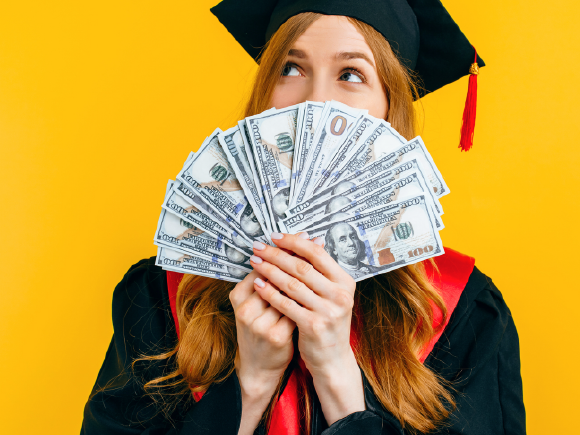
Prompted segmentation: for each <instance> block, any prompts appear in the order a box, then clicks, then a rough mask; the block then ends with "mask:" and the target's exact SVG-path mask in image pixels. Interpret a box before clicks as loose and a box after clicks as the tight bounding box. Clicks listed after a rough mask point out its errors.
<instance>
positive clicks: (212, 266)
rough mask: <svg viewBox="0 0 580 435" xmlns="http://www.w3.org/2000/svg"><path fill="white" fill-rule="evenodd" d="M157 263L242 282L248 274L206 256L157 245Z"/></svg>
mask: <svg viewBox="0 0 580 435" xmlns="http://www.w3.org/2000/svg"><path fill="white" fill-rule="evenodd" d="M155 264H156V265H157V266H161V267H162V268H163V269H164V270H171V271H173V272H180V273H191V274H194V275H199V276H206V277H208V278H215V279H221V280H224V281H232V282H240V281H241V280H243V279H244V278H245V276H246V275H247V274H248V272H247V271H245V270H242V269H239V268H237V267H233V266H226V265H224V264H218V263H214V262H212V261H210V260H206V259H204V258H200V257H196V256H192V255H188V254H184V253H182V252H179V251H174V250H173V249H169V248H167V247H164V246H158V247H157V257H156V259H155Z"/></svg>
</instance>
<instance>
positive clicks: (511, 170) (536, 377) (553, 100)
mask: <svg viewBox="0 0 580 435" xmlns="http://www.w3.org/2000/svg"><path fill="white" fill-rule="evenodd" d="M216 2H217V0H210V1H200V0H195V1H191V0H189V1H184V0H180V1H174V2H159V1H156V2H153V1H141V2H136V1H135V2H128V1H110V0H104V1H100V2H82V1H81V2H78V1H76V2H74V1H64V0H53V1H45V2H40V1H36V2H34V1H29V0H20V1H5V2H1V3H0V151H1V157H0V189H1V192H2V194H1V198H2V217H1V218H0V223H1V225H0V228H1V229H2V230H1V231H2V234H1V236H0V239H1V240H2V244H1V248H0V268H1V273H0V277H1V278H0V279H1V293H0V340H1V341H0V346H1V349H2V351H1V352H2V357H1V358H0V373H2V389H1V390H2V394H1V395H0V410H1V411H0V415H1V416H2V429H1V431H2V432H3V433H19V434H28V433H30V434H33V433H39V432H41V431H42V432H43V433H54V434H65V433H77V431H78V430H79V428H80V424H81V419H82V409H83V406H84V403H85V401H86V398H87V395H88V394H89V392H90V389H91V387H92V385H93V382H94V380H95V378H96V375H97V372H98V369H99V367H100V365H101V363H102V360H103V358H104V355H105V350H106V348H107V345H108V343H109V340H110V337H111V333H112V327H111V317H110V316H111V293H112V291H113V288H114V286H115V284H116V283H117V282H118V281H119V280H120V279H121V277H122V276H123V274H124V273H125V271H126V270H127V269H128V268H129V266H130V265H132V264H133V263H135V262H136V261H138V260H139V259H141V258H144V257H149V256H151V255H154V254H155V252H156V251H155V248H154V246H153V243H152V237H153V232H154V230H155V225H156V222H157V217H158V215H159V211H160V209H159V206H160V203H161V201H162V197H163V193H164V190H165V183H166V180H167V179H168V178H172V177H174V176H175V174H176V172H177V171H178V170H179V169H180V167H181V163H182V162H183V160H184V159H185V157H186V156H187V154H188V152H189V151H190V150H195V149H197V147H198V146H199V144H200V143H201V141H202V140H203V139H204V138H205V136H206V135H208V134H209V133H210V132H211V131H212V130H213V129H214V128H215V127H216V126H219V127H221V128H226V127H229V126H230V125H231V124H232V123H233V121H235V120H236V118H237V114H238V113H239V110H240V107H241V106H240V101H241V99H242V98H243V96H244V94H245V92H246V91H247V83H248V81H249V78H250V77H251V74H252V72H253V71H254V69H255V67H254V65H253V63H252V61H251V60H250V59H249V57H248V56H247V55H246V54H245V53H244V52H243V51H242V49H241V48H239V47H238V46H237V44H236V43H235V41H234V40H233V38H232V37H230V36H229V34H227V32H226V31H225V30H224V29H223V28H222V27H221V25H219V23H218V22H217V20H216V19H215V18H214V17H213V16H212V15H210V13H209V11H208V9H209V7H210V6H212V5H213V4H214V3H216ZM444 3H445V5H446V6H447V8H448V9H449V10H450V12H451V13H452V15H453V16H454V17H455V19H456V20H457V21H458V22H459V23H461V27H462V29H463V30H464V31H465V32H466V33H467V34H468V35H469V37H470V39H471V41H472V42H473V43H474V45H475V46H476V47H477V48H478V50H479V52H480V53H481V55H482V56H483V58H484V59H485V60H486V62H487V63H488V65H489V66H487V67H486V68H484V69H483V70H482V71H481V75H480V77H479V105H478V116H477V128H476V135H475V148H474V149H473V150H472V151H471V152H469V153H461V152H459V151H458V150H457V148H456V146H457V144H458V140H459V138H458V132H459V126H460V120H461V114H462V110H463V103H464V99H465V94H466V89H467V79H466V78H464V79H462V80H461V81H459V82H457V83H455V84H452V85H450V86H448V87H446V88H445V89H443V90H440V91H439V92H437V93H436V94H435V95H431V96H428V97H426V98H425V99H424V100H423V106H424V110H425V126H424V131H423V138H424V140H425V142H426V144H427V146H428V148H429V150H430V151H431V153H432V154H433V156H434V158H435V161H436V162H437V164H438V166H439V168H440V169H441V172H442V173H443V174H444V176H445V179H446V181H447V183H448V184H449V186H450V188H451V191H452V194H451V195H450V196H448V197H446V198H445V199H443V205H444V207H445V212H446V213H445V216H444V218H445V224H446V226H447V228H446V229H445V230H444V232H443V233H442V237H443V240H444V243H445V244H446V246H450V247H453V248H455V249H458V250H460V251H462V252H465V253H467V254H470V255H472V256H474V257H476V259H477V265H478V266H479V268H480V269H482V270H483V271H484V272H485V273H487V274H488V275H490V276H491V277H492V278H493V279H494V281H495V282H496V284H497V285H498V287H499V288H500V289H501V290H502V291H503V294H504V296H505V299H506V300H507V302H508V304H509V306H510V307H511V309H512V312H513V314H514V317H515V320H516V325H517V327H518V329H519V333H520V339H521V348H522V361H523V363H522V365H523V378H524V393H525V402H526V407H527V412H528V427H529V433H530V434H538V435H539V434H544V433H572V432H573V430H574V429H572V428H574V427H576V418H577V416H576V413H577V406H578V399H577V391H578V390H579V389H580V382H579V378H578V375H577V360H578V357H579V353H578V344H579V342H578V339H577V335H576V333H575V328H576V323H575V322H574V320H576V321H577V319H578V306H579V303H580V298H579V296H578V290H579V288H578V287H579V286H578V281H577V270H578V269H577V267H578V252H579V249H580V237H579V235H578V231H577V225H578V218H577V215H578V214H579V213H580V206H579V205H578V194H577V188H578V186H579V183H578V182H579V181H580V175H579V174H580V170H579V169H578V166H579V163H580V162H579V160H580V151H579V149H578V145H577V141H578V136H579V133H580V132H579V131H578V130H579V129H578V115H579V114H580V113H579V111H578V108H577V107H578V101H579V98H578V97H580V95H579V92H578V83H579V82H580V74H579V71H580V60H579V58H578V56H577V54H578V52H579V50H580V44H579V39H580V38H579V36H578V35H579V34H580V33H579V32H578V23H577V18H578V17H579V16H580V14H579V12H580V7H578V6H577V2H573V1H571V0H568V1H563V0H554V1H551V2H549V3H546V2H544V1H538V0H528V1H511V2H505V1H500V0H485V1H480V2H464V1H460V0H445V1H444ZM574 369H576V370H574Z"/></svg>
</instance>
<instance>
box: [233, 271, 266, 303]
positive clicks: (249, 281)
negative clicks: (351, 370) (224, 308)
mask: <svg viewBox="0 0 580 435" xmlns="http://www.w3.org/2000/svg"><path fill="white" fill-rule="evenodd" d="M259 277H260V274H259V273H258V271H256V270H253V271H252V272H250V273H249V274H248V275H246V277H245V278H244V279H243V280H242V281H241V282H239V283H238V284H236V286H235V287H234V289H233V290H232V291H231V292H230V295H229V296H230V302H231V303H232V307H233V308H234V310H236V309H237V308H238V307H239V306H240V304H241V303H242V302H244V301H245V300H246V299H248V298H249V297H250V295H251V294H252V293H254V280H255V279H256V278H259Z"/></svg>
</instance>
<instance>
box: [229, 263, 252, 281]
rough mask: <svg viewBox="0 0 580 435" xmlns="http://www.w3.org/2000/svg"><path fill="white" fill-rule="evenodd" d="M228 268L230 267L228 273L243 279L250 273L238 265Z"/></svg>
mask: <svg viewBox="0 0 580 435" xmlns="http://www.w3.org/2000/svg"><path fill="white" fill-rule="evenodd" d="M227 269H228V273H229V274H230V275H231V276H233V277H234V278H239V279H243V278H244V277H245V276H246V275H247V274H248V272H246V271H244V270H242V269H238V268H236V267H231V266H228V267H227Z"/></svg>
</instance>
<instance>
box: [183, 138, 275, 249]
mask: <svg viewBox="0 0 580 435" xmlns="http://www.w3.org/2000/svg"><path fill="white" fill-rule="evenodd" d="M221 132H222V131H221V130H220V129H219V128H217V129H215V131H214V132H213V133H212V134H211V135H210V136H209V137H208V139H206V141H205V142H204V143H203V144H202V145H201V147H200V149H199V150H198V151H197V153H195V156H194V157H193V158H192V159H191V160H190V161H189V162H187V163H186V164H185V166H184V168H183V169H182V170H181V171H180V172H179V174H178V175H177V178H178V180H180V181H181V182H183V183H184V184H185V185H186V186H187V187H189V188H190V189H192V190H193V191H194V192H195V193H196V194H197V195H199V197H200V198H201V199H202V200H203V201H204V202H206V203H207V204H208V205H209V206H210V207H211V209H212V210H213V211H214V212H216V213H217V214H218V215H220V216H221V217H222V218H224V219H225V220H226V221H227V222H228V224H229V225H230V226H232V227H233V228H234V229H235V230H236V231H237V232H238V234H240V235H241V236H242V237H243V238H245V239H246V240H247V241H248V242H250V243H252V242H253V240H254V239H257V240H259V241H261V242H263V243H268V240H267V238H266V237H265V235H264V232H263V231H262V228H261V226H260V224H259V222H258V221H257V218H256V215H255V213H254V210H253V208H252V205H251V204H250V203H249V202H248V199H247V198H246V195H245V193H244V189H243V188H242V186H241V185H240V183H239V181H238V179H237V177H236V174H235V172H234V170H233V169H232V167H231V165H230V163H229V162H228V158H227V156H226V154H225V152H224V150H223V148H222V147H221V145H220V143H219V140H218V135H219V133H221Z"/></svg>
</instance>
